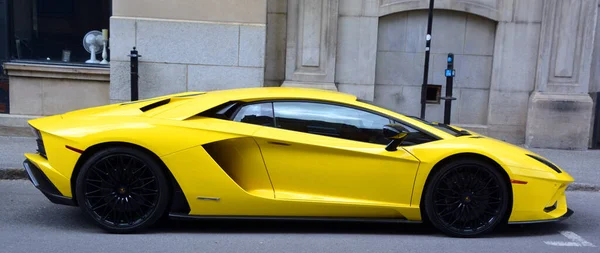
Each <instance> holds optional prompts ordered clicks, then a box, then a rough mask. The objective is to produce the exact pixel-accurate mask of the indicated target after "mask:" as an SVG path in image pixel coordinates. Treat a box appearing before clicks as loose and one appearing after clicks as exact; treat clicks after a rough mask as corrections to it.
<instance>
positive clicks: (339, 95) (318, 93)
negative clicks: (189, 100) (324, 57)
mask: <svg viewBox="0 0 600 253" xmlns="http://www.w3.org/2000/svg"><path fill="white" fill-rule="evenodd" d="M206 96H211V97H212V96H216V97H222V98H226V99H227V100H256V99H261V100H264V99H277V98H288V99H293V98H297V99H319V100H329V101H356V99H357V97H356V96H354V95H351V94H348V93H343V92H338V91H332V90H324V89H316V88H301V87H255V88H237V89H227V90H216V91H207V92H205V93H204V95H203V96H201V97H204V98H206ZM198 99H202V98H200V97H199V98H198Z"/></svg>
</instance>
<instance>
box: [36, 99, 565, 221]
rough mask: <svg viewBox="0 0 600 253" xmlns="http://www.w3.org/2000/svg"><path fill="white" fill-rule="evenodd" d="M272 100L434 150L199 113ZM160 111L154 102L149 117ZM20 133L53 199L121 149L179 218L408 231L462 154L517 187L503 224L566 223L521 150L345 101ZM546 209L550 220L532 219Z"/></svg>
mask: <svg viewBox="0 0 600 253" xmlns="http://www.w3.org/2000/svg"><path fill="white" fill-rule="evenodd" d="M277 99H291V100H319V101H325V102H328V103H336V104H342V105H346V106H352V107H358V108H362V109H364V110H370V111H372V112H375V113H378V114H382V115H386V116H388V117H391V118H394V119H397V120H400V121H402V122H404V123H407V124H410V125H412V126H414V127H416V128H419V129H421V130H423V131H427V132H428V133H429V134H431V135H433V136H436V137H437V138H438V139H439V140H436V141H431V142H427V143H423V144H419V145H413V146H405V147H402V146H401V147H399V148H398V150H397V151H394V152H390V151H386V150H385V149H384V148H385V145H379V144H373V143H366V142H357V141H351V140H345V139H339V138H334V137H328V136H321V135H315V134H308V133H299V132H294V131H290V130H284V129H278V128H275V127H268V126H259V125H253V124H248V123H241V122H234V121H231V120H225V119H217V118H209V117H205V116H203V115H201V114H200V113H202V112H204V111H206V110H209V109H212V108H214V107H216V106H219V105H221V104H224V103H226V102H229V101H246V102H249V101H258V100H277ZM160 101H164V103H162V104H160V105H159V106H156V103H157V102H160ZM147 106H150V107H148V108H149V109H148V108H145V107H147ZM146 109H147V110H146ZM29 123H30V125H31V126H32V127H33V128H35V129H37V130H39V131H40V134H41V137H42V140H43V145H44V147H45V152H46V156H47V158H46V157H43V156H41V155H39V154H35V153H28V154H25V157H26V158H27V159H28V160H29V161H30V162H31V163H33V164H34V165H35V166H37V167H38V168H39V169H40V170H41V171H42V172H43V173H44V174H45V175H46V176H47V177H48V179H49V180H50V181H51V183H52V184H53V185H54V186H56V188H57V189H58V191H59V192H60V193H61V194H62V195H63V196H64V197H67V198H71V197H73V193H72V191H73V189H74V185H72V184H73V183H74V182H75V178H74V176H75V175H76V173H77V169H79V167H80V166H81V165H82V163H83V162H84V161H82V160H81V158H82V157H83V156H85V155H87V153H86V152H87V151H90V150H94V148H96V147H101V146H102V145H121V144H129V145H135V146H138V147H141V148H144V149H146V150H148V151H149V152H152V153H153V154H155V155H156V156H157V157H158V158H159V159H160V161H161V162H162V163H164V165H165V166H166V168H168V171H169V172H170V173H171V174H172V175H173V177H174V179H175V180H176V181H177V183H178V184H179V186H180V187H181V189H182V191H183V193H184V194H185V198H186V200H187V202H188V204H189V207H190V209H191V210H190V213H189V215H203V216H286V217H287V216H301V217H313V216H314V217H366V218H404V219H407V220H412V221H420V220H422V217H421V211H420V206H421V199H422V195H423V191H424V188H425V185H426V183H427V179H428V177H429V175H430V173H431V172H432V170H433V169H434V168H435V166H436V165H438V164H440V163H441V162H442V161H444V159H448V158H449V157H452V156H454V155H464V154H472V155H479V156H482V157H487V159H489V160H492V161H494V162H495V163H496V164H498V165H499V169H502V170H503V171H505V172H506V174H507V176H508V178H509V180H511V182H513V181H514V182H520V183H512V184H511V186H512V187H511V190H512V196H513V202H512V203H511V206H512V210H511V214H510V218H509V221H510V222H526V221H540V220H551V219H555V218H558V217H561V216H562V215H564V214H565V213H566V212H567V204H566V198H565V194H564V191H565V189H566V187H567V186H568V184H569V183H571V182H573V178H572V177H571V176H570V175H569V174H568V173H567V172H565V171H564V170H563V171H562V173H556V172H555V171H553V170H552V169H551V168H549V167H548V166H546V165H544V164H543V163H540V162H538V161H536V160H534V159H532V158H531V157H528V156H527V154H533V153H531V152H530V151H528V150H526V149H522V148H519V147H516V146H514V145H511V144H508V143H504V142H501V141H498V140H494V139H492V138H489V137H485V136H481V135H477V134H472V135H469V136H460V137H455V136H454V135H452V134H450V133H448V132H446V131H443V130H441V129H439V128H436V127H434V126H431V125H429V124H426V123H424V122H421V121H420V120H417V119H413V118H411V117H407V116H404V115H402V114H399V113H395V112H393V111H390V110H387V109H383V108H380V107H377V106H373V105H370V104H367V103H363V102H360V101H357V99H356V97H355V96H352V95H349V94H343V93H338V92H330V91H322V90H313V89H301V88H252V89H236V90H224V91H211V92H186V93H179V94H173V95H169V96H163V97H159V98H153V99H148V100H143V101H138V102H133V103H123V104H113V105H107V106H101V107H96V108H89V109H84V110H78V111H74V112H70V113H66V114H62V115H56V116H50V117H44V118H39V119H34V120H31V121H29ZM224 150H226V151H224ZM78 151H80V152H78ZM90 152H92V151H90ZM81 153H83V154H81ZM78 166H79V167H78ZM523 182H526V183H525V184H523ZM215 199H218V201H213V200H215ZM555 202H556V203H557V208H556V209H555V210H553V211H551V212H544V211H543V209H544V208H545V207H548V206H551V205H553V203H555Z"/></svg>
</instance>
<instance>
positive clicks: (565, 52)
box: [11, 0, 600, 149]
mask: <svg viewBox="0 0 600 253" xmlns="http://www.w3.org/2000/svg"><path fill="white" fill-rule="evenodd" d="M428 4H429V0H244V1H240V0H218V1H217V0H202V1H199V0H171V1H152V4H149V3H148V1H143V0H127V1H113V3H112V16H111V17H110V28H109V30H110V45H111V46H110V60H111V64H110V86H109V94H108V98H109V101H110V102H111V103H116V102H121V101H128V100H129V99H130V97H129V94H130V90H129V85H130V76H129V58H128V56H127V55H128V54H129V52H130V50H131V49H132V47H134V46H135V47H136V48H137V49H138V50H139V53H140V54H141V55H142V57H141V58H140V97H141V98H146V97H152V96H158V95H164V94H168V93H174V92H181V91H188V90H218V89H230V88H237V87H260V86H299V87H313V88H321V89H331V90H338V91H341V92H347V93H351V94H354V95H356V96H358V97H359V98H360V99H364V100H368V101H371V102H372V103H374V104H377V105H379V106H382V107H385V108H388V109H391V110H394V111H397V112H400V113H404V114H408V115H419V111H420V92H421V84H422V78H423V66H424V54H425V32H426V26H427V7H428ZM598 5H599V1H598V0H436V1H435V11H434V18H433V32H432V36H433V40H432V47H431V62H430V72H429V78H428V79H429V83H430V84H434V85H441V86H442V88H441V94H444V92H445V77H444V69H445V68H446V56H447V54H448V53H454V54H455V56H456V58H455V59H456V64H455V69H456V71H457V74H456V78H455V80H454V83H455V85H454V86H455V88H454V97H456V98H457V100H456V101H454V102H453V107H452V124H456V125H459V126H464V127H465V128H468V129H472V130H474V131H477V132H480V133H482V134H486V135H489V136H491V137H495V138H498V139H502V140H505V141H508V142H511V143H516V144H526V145H529V146H531V147H544V148H561V149H586V148H588V147H593V146H595V145H598V143H597V140H596V143H593V141H592V139H594V138H593V137H594V133H598V132H600V123H595V122H598V121H600V117H596V116H595V115H597V114H600V109H598V108H600V107H599V106H597V103H595V102H594V101H596V100H597V98H598V94H599V92H600V32H597V31H599V30H600V26H597V23H598V17H599V16H598ZM11 85H12V84H11ZM443 112H444V103H443V102H442V103H431V104H427V111H426V119H428V120H432V121H442V119H443Z"/></svg>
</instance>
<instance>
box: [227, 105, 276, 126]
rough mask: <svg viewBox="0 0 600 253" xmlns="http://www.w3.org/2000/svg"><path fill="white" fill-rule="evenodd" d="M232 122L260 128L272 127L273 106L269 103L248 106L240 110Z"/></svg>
mask: <svg viewBox="0 0 600 253" xmlns="http://www.w3.org/2000/svg"><path fill="white" fill-rule="evenodd" d="M233 121H237V122H244V123H249V124H255V125H261V126H273V125H274V124H273V105H272V104H271V103H262V104H250V105H246V106H243V107H242V108H240V111H239V112H238V113H237V114H236V115H235V117H234V118H233Z"/></svg>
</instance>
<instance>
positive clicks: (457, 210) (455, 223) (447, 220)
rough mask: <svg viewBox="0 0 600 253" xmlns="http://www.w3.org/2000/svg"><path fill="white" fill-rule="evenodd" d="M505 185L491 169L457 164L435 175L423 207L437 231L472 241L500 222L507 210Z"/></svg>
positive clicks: (484, 165)
mask: <svg viewBox="0 0 600 253" xmlns="http://www.w3.org/2000/svg"><path fill="white" fill-rule="evenodd" d="M509 198H510V196H509V191H508V186H507V183H506V182H505V179H504V177H503V176H502V174H500V172H499V171H498V170H497V169H496V168H495V167H494V166H492V165H490V164H488V163H485V162H481V161H478V160H459V161H453V162H450V163H448V164H446V165H444V166H443V167H442V168H441V169H440V170H438V171H436V172H435V174H434V175H433V177H432V178H431V181H430V182H429V183H428V185H427V188H426V191H425V199H424V207H425V212H426V214H427V218H429V221H430V222H431V223H432V224H433V226H435V227H436V228H437V229H438V230H440V231H442V232H443V233H445V234H447V235H450V236H455V237H475V236H479V235H482V234H484V233H487V232H490V231H492V230H493V229H494V228H495V227H496V226H498V225H499V224H500V223H501V222H503V221H504V219H505V217H506V215H507V213H508V207H509Z"/></svg>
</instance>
